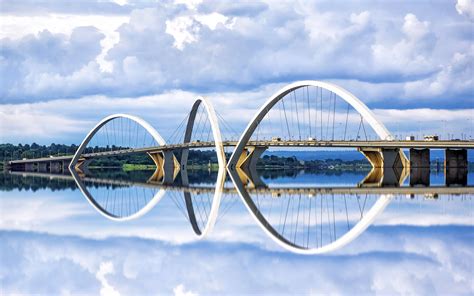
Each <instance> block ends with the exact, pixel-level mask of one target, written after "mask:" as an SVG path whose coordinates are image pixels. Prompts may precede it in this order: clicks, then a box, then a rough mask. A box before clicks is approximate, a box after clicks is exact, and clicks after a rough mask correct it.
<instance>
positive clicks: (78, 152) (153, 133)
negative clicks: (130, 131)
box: [69, 113, 166, 171]
mask: <svg viewBox="0 0 474 296" xmlns="http://www.w3.org/2000/svg"><path fill="white" fill-rule="evenodd" d="M116 118H127V119H130V120H132V121H134V122H136V123H137V124H139V125H140V126H142V127H143V128H144V129H145V130H146V131H147V132H148V133H149V134H150V135H151V136H152V137H153V139H154V140H155V141H156V142H157V143H158V144H159V145H161V146H164V145H166V141H165V140H164V139H163V137H161V135H160V134H159V133H158V132H157V131H156V130H155V129H154V128H153V127H152V126H151V125H150V124H149V123H148V122H146V121H145V120H143V119H141V118H140V117H137V116H133V115H128V114H121V113H118V114H112V115H109V116H107V117H105V118H104V119H102V120H101V121H99V123H97V124H96V126H94V128H93V129H91V130H90V132H89V133H88V134H87V136H86V137H85V138H84V140H82V143H81V145H79V148H77V150H76V153H75V154H74V156H73V158H72V160H71V163H70V164H69V170H70V171H72V170H74V167H75V165H76V164H77V162H78V161H79V159H80V158H81V155H82V152H84V149H86V147H87V144H89V142H90V141H91V140H92V138H93V137H94V135H95V134H96V133H97V132H98V131H99V130H100V129H101V128H102V127H103V126H104V125H105V124H107V122H109V121H111V120H114V119H116Z"/></svg>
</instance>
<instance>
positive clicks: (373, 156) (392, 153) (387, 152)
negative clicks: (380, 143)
mask: <svg viewBox="0 0 474 296" xmlns="http://www.w3.org/2000/svg"><path fill="white" fill-rule="evenodd" d="M359 151H360V152H361V153H362V154H363V155H364V156H365V157H366V158H367V160H368V161H369V162H370V164H371V165H372V167H374V168H406V167H409V165H410V163H409V161H408V159H407V158H406V156H405V153H403V151H402V150H400V149H398V148H395V149H386V148H359Z"/></svg>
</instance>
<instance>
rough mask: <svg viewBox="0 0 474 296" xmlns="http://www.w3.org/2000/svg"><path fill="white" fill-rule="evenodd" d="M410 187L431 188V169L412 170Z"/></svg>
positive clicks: (419, 168)
mask: <svg viewBox="0 0 474 296" xmlns="http://www.w3.org/2000/svg"><path fill="white" fill-rule="evenodd" d="M410 186H411V187H428V186H430V168H429V167H412V168H410Z"/></svg>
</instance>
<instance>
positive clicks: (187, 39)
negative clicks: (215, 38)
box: [166, 16, 199, 50]
mask: <svg viewBox="0 0 474 296" xmlns="http://www.w3.org/2000/svg"><path fill="white" fill-rule="evenodd" d="M166 33H168V34H170V35H171V36H173V38H174V44H173V45H174V46H175V47H176V48H177V49H179V50H183V49H184V46H185V45H186V43H193V42H196V41H197V40H198V36H197V35H198V33H199V26H197V25H196V23H195V20H194V18H192V17H189V16H179V17H176V18H174V19H173V20H171V21H170V20H167V21H166Z"/></svg>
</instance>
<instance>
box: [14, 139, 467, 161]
mask: <svg viewBox="0 0 474 296" xmlns="http://www.w3.org/2000/svg"><path fill="white" fill-rule="evenodd" d="M222 144H223V146H224V147H235V146H237V142H236V141H223V142H222ZM214 146H215V143H214V142H190V143H182V144H170V145H165V146H155V147H144V148H134V149H123V150H116V151H103V152H94V153H86V154H83V157H84V158H94V157H107V156H116V155H122V154H130V153H153V152H159V151H163V150H182V149H199V148H213V147H214ZM247 146H256V147H269V148H270V147H282V148H283V147H288V148H291V147H302V148H389V149H390V148H405V149H408V148H419V149H422V148H428V149H474V141H309V140H305V141H299V140H291V141H265V140H263V141H249V142H248V143H247ZM72 157H73V156H72V155H67V156H57V157H43V158H31V159H22V160H13V161H9V164H22V163H32V162H48V161H70V160H71V159H72Z"/></svg>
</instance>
